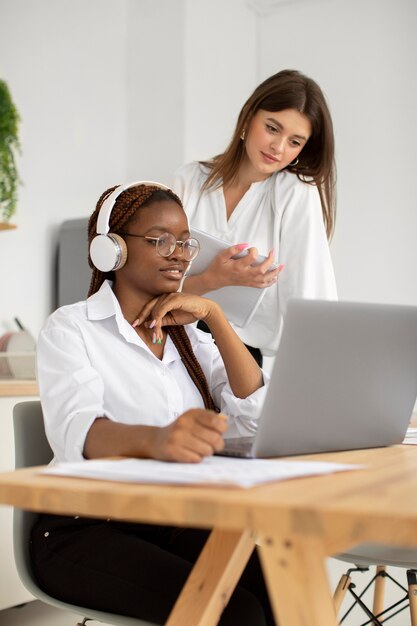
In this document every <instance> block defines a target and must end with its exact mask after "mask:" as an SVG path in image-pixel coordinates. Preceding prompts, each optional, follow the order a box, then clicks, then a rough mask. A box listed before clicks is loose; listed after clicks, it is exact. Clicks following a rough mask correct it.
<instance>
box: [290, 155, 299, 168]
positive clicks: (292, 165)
mask: <svg viewBox="0 0 417 626" xmlns="http://www.w3.org/2000/svg"><path fill="white" fill-rule="evenodd" d="M299 161H300V159H299V158H298V157H297V158H296V159H295V161H293V162H292V163H290V164H289V166H290V167H295V166H296V165H298V163H299Z"/></svg>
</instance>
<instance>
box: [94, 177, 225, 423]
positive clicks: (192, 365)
mask: <svg viewBox="0 0 417 626" xmlns="http://www.w3.org/2000/svg"><path fill="white" fill-rule="evenodd" d="M115 189H116V186H115V187H111V188H110V189H107V190H106V191H105V192H104V193H103V194H102V195H101V197H100V198H99V200H98V202H97V205H96V208H95V211H94V213H93V214H92V215H91V217H90V219H89V222H88V245H89V246H90V244H91V241H92V240H93V238H94V237H95V236H96V234H97V218H98V215H99V213H100V209H101V206H102V204H103V202H104V200H105V199H106V198H108V196H109V195H110V194H111V193H112V192H113V191H114V190H115ZM159 200H173V201H174V202H176V203H177V204H179V205H180V207H182V203H181V200H180V199H179V198H178V196H177V195H176V194H175V193H174V192H173V191H171V190H163V189H161V188H160V187H158V186H152V185H137V186H136V187H130V188H128V189H125V191H123V193H121V194H120V195H119V196H118V198H117V200H116V202H115V205H114V207H113V209H112V212H111V214H110V220H109V232H112V233H118V232H119V231H123V230H124V227H125V226H126V224H127V223H128V222H129V221H130V220H131V219H132V218H133V216H134V215H135V213H136V211H137V210H138V209H139V208H140V207H143V206H146V205H148V206H149V205H150V204H151V203H152V202H157V201H159ZM88 263H89V265H90V267H91V269H92V270H93V272H92V276H91V282H90V288H89V291H88V295H89V296H91V295H93V294H94V293H96V292H97V291H98V290H99V289H100V287H101V285H102V284H103V282H104V281H105V280H106V278H109V279H113V278H114V273H113V272H108V273H104V272H101V271H100V270H98V269H97V268H96V267H95V266H94V265H93V263H92V261H91V258H90V256H89V257H88ZM166 331H167V333H168V334H169V336H170V337H171V339H172V342H173V343H174V345H175V347H176V349H177V350H178V353H179V355H180V357H181V360H182V362H183V364H184V366H185V368H186V370H187V372H188V374H189V376H190V378H191V380H192V381H193V383H194V384H195V386H196V387H197V389H198V390H199V392H200V394H201V397H202V398H203V402H204V406H205V408H206V409H211V410H213V411H217V408H216V406H215V404H214V402H213V398H212V397H211V394H210V389H209V386H208V383H207V379H206V376H205V374H204V372H203V370H202V368H201V365H200V363H199V362H198V360H197V358H196V356H195V354H194V351H193V348H192V346H191V342H190V339H189V337H188V335H187V333H186V331H185V328H184V326H167V327H166Z"/></svg>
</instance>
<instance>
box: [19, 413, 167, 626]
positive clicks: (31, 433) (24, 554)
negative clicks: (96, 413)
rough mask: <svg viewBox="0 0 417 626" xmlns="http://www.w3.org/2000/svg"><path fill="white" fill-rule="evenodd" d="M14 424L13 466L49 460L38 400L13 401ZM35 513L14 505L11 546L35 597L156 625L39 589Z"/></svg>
mask: <svg viewBox="0 0 417 626" xmlns="http://www.w3.org/2000/svg"><path fill="white" fill-rule="evenodd" d="M13 427H14V445H15V467H16V469H18V468H21V467H32V466H36V465H46V464H47V463H49V461H50V460H51V459H52V457H53V453H52V450H51V447H50V445H49V443H48V440H47V438H46V434H45V426H44V421H43V414H42V407H41V403H40V402H39V401H30V402H19V403H18V404H16V405H15V406H14V409H13ZM37 517H38V514H37V513H32V512H30V511H22V510H21V509H14V512H13V550H14V558H15V562H16V569H17V573H18V574H19V578H20V580H21V581H22V583H23V585H24V586H25V587H26V589H27V590H28V591H29V592H30V593H31V594H33V595H34V596H35V598H38V599H39V600H42V601H43V602H46V603H47V604H51V605H52V606H56V607H59V608H62V609H64V610H66V611H72V612H73V613H77V614H78V615H83V616H84V615H87V616H88V617H89V618H90V619H95V620H98V621H101V622H106V623H108V622H109V623H111V624H115V625H117V626H155V625H153V624H150V622H145V621H142V620H139V619H136V618H134V617H126V616H124V615H114V614H113V613H107V612H104V611H97V610H91V609H87V608H85V607H80V606H76V605H73V604H68V603H66V602H61V601H60V600H57V599H56V598H52V597H51V596H49V595H48V594H47V593H45V592H44V591H42V589H40V587H38V584H37V582H36V579H35V576H34V573H33V569H32V564H31V560H30V552H29V546H30V534H31V529H32V526H33V524H34V523H35V521H36V519H37Z"/></svg>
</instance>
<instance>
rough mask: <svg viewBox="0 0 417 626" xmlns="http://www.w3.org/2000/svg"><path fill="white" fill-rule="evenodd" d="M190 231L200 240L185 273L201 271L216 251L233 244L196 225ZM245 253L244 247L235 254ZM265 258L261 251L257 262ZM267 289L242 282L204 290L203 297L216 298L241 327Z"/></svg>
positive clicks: (248, 320)
mask: <svg viewBox="0 0 417 626" xmlns="http://www.w3.org/2000/svg"><path fill="white" fill-rule="evenodd" d="M190 234H191V235H190V236H191V237H194V238H195V239H198V241H199V242H200V252H199V254H198V256H197V258H196V259H194V261H192V262H191V263H190V267H189V269H188V271H187V276H193V275H195V274H201V273H202V272H203V271H204V270H206V269H207V267H208V266H209V265H210V263H211V262H212V261H213V259H214V258H215V257H216V256H217V254H218V253H219V252H221V251H222V250H225V249H226V248H230V247H231V246H232V245H233V244H231V243H229V242H228V241H224V240H223V239H219V238H218V237H214V236H213V235H209V233H206V232H204V231H202V230H199V229H198V228H194V227H191V228H190ZM245 254H247V252H246V251H245V250H244V251H243V252H242V253H240V254H239V255H237V256H244V255H245ZM265 258H266V257H265V256H262V255H261V254H260V255H259V256H258V259H257V263H261V262H262V261H264V260H265ZM267 289H268V287H265V288H263V289H258V288H257V287H241V286H231V287H222V288H221V289H216V290H215V291H210V292H208V293H206V294H204V297H205V298H210V299H211V300H214V302H217V303H218V304H219V305H220V306H221V307H222V309H223V311H224V313H225V315H226V317H227V319H228V320H229V321H231V322H233V324H236V326H239V327H241V328H243V327H244V326H247V324H249V322H250V321H251V319H252V318H253V316H254V315H255V313H256V310H257V308H258V306H259V305H260V303H261V301H262V298H263V297H264V295H265V291H266V290H267Z"/></svg>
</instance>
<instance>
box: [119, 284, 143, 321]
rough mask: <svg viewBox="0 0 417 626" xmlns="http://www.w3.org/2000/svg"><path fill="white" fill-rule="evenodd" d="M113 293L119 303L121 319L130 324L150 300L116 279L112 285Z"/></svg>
mask: <svg viewBox="0 0 417 626" xmlns="http://www.w3.org/2000/svg"><path fill="white" fill-rule="evenodd" d="M113 293H114V295H115V296H116V298H117V300H118V301H119V304H120V308H121V310H122V313H123V317H124V318H125V319H126V320H127V321H128V322H129V323H130V324H132V323H133V322H134V321H135V320H136V319H137V317H138V314H139V313H140V311H141V310H142V309H143V307H144V306H145V304H147V303H148V302H149V300H151V296H150V295H149V294H145V293H138V292H137V291H136V290H132V289H131V288H129V286H128V285H124V284H120V283H119V282H118V281H117V279H116V281H115V282H114V284H113Z"/></svg>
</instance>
